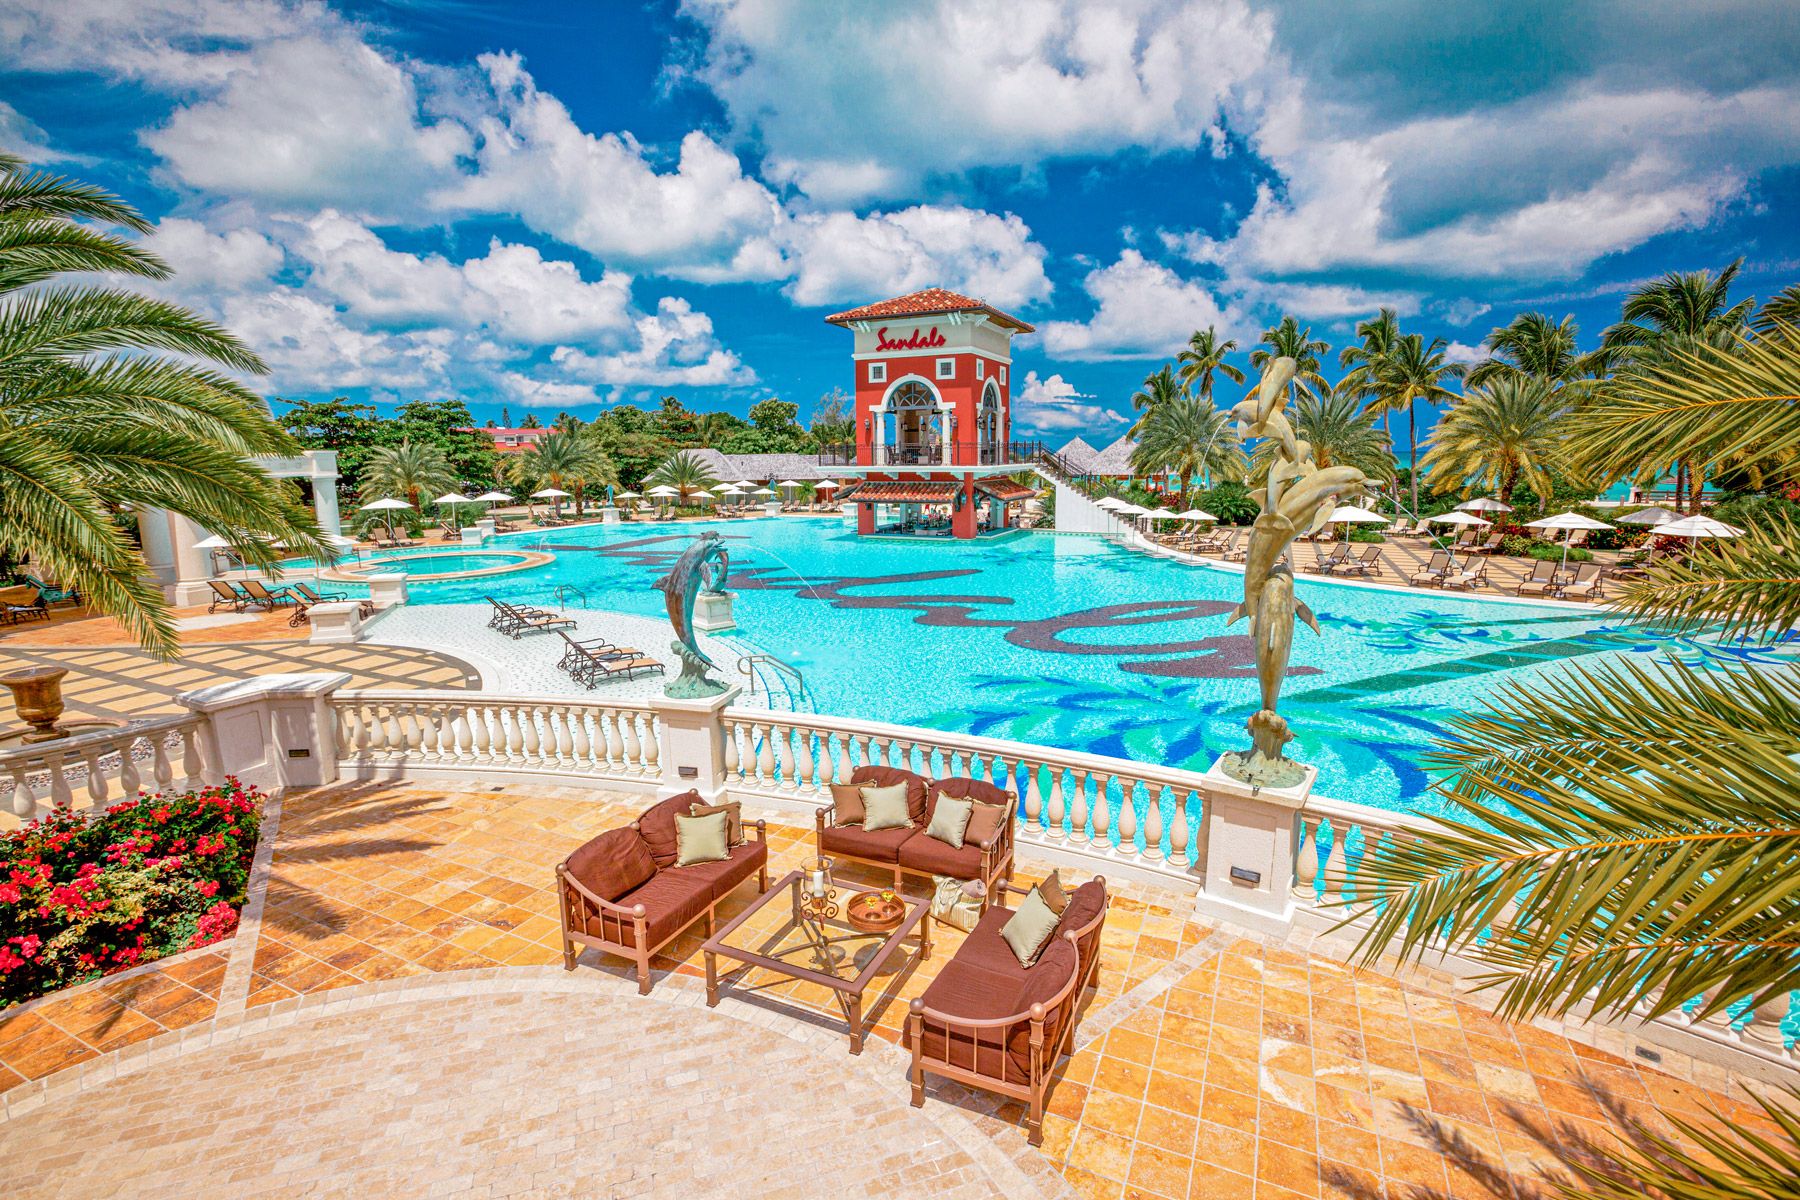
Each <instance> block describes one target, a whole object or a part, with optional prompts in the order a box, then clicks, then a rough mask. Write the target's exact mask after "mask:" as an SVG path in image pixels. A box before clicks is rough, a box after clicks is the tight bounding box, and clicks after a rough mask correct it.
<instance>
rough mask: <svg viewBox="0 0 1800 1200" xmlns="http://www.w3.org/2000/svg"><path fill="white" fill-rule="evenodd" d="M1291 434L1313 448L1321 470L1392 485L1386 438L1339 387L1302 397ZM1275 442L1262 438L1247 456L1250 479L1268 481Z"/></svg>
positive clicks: (1371, 416)
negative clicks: (1341, 470) (1349, 471)
mask: <svg viewBox="0 0 1800 1200" xmlns="http://www.w3.org/2000/svg"><path fill="white" fill-rule="evenodd" d="M1294 433H1295V434H1296V435H1298V436H1299V437H1302V438H1304V439H1306V441H1307V442H1308V443H1309V444H1310V445H1311V446H1312V451H1313V461H1314V462H1315V463H1317V464H1318V465H1319V466H1320V467H1321V468H1323V467H1332V466H1344V467H1355V468H1356V469H1357V470H1359V471H1361V472H1362V473H1363V474H1364V475H1367V476H1368V477H1369V478H1370V479H1378V480H1381V481H1383V482H1391V481H1392V480H1393V478H1394V452H1393V450H1392V448H1391V447H1390V445H1389V443H1388V435H1387V434H1386V433H1384V432H1382V431H1381V430H1379V429H1377V428H1375V414H1374V412H1373V411H1372V410H1363V411H1358V405H1357V400H1356V395H1355V393H1354V392H1353V391H1347V390H1345V389H1344V388H1343V387H1342V386H1341V385H1340V386H1339V387H1336V388H1333V389H1332V390H1331V391H1330V392H1327V393H1326V394H1325V396H1324V397H1323V398H1315V397H1312V396H1302V397H1300V398H1299V399H1298V400H1296V401H1295V402H1294ZM1275 444H1276V443H1275V440H1274V439H1273V438H1264V439H1263V440H1262V441H1261V442H1260V443H1258V444H1257V447H1256V449H1255V451H1253V452H1252V453H1251V456H1250V478H1251V479H1252V480H1255V481H1260V480H1262V479H1265V478H1267V476H1268V473H1269V463H1270V461H1271V460H1272V458H1273V457H1274V452H1275Z"/></svg>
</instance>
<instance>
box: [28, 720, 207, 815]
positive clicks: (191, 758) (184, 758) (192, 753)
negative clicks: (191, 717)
mask: <svg viewBox="0 0 1800 1200" xmlns="http://www.w3.org/2000/svg"><path fill="white" fill-rule="evenodd" d="M200 770H201V763H200V729H199V726H197V725H189V726H187V727H186V728H184V729H183V730H182V731H181V774H182V776H183V778H182V781H181V786H182V787H183V788H196V787H199V786H201V785H200ZM50 791H51V796H52V799H53V800H54V801H55V804H56V806H57V807H58V808H66V807H68V804H67V802H66V801H64V800H61V799H56V798H55V797H56V788H55V786H54V781H52V786H51V789H50Z"/></svg>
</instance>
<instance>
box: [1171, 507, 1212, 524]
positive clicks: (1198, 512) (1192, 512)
mask: <svg viewBox="0 0 1800 1200" xmlns="http://www.w3.org/2000/svg"><path fill="white" fill-rule="evenodd" d="M1175 519H1176V520H1177V521H1216V520H1218V519H1219V518H1217V517H1215V516H1213V515H1212V514H1211V513H1209V512H1207V511H1205V510H1204V509H1199V508H1190V509H1188V510H1187V511H1186V512H1182V513H1176V514H1175Z"/></svg>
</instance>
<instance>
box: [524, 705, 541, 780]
mask: <svg viewBox="0 0 1800 1200" xmlns="http://www.w3.org/2000/svg"><path fill="white" fill-rule="evenodd" d="M541 711H542V710H541V709H540V708H538V706H537V705H535V704H523V705H520V706H519V725H520V730H521V732H522V733H523V734H524V735H525V747H524V749H525V761H526V762H528V763H531V764H533V765H534V766H535V765H541V764H542V763H543V762H544V759H545V758H546V755H545V753H544V738H543V733H542V731H541V730H540V729H539V728H538V715H539V713H540V712H541Z"/></svg>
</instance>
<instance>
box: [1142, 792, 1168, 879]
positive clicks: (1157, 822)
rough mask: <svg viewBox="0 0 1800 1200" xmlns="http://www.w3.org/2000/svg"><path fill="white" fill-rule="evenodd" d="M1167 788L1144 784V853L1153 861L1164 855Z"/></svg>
mask: <svg viewBox="0 0 1800 1200" xmlns="http://www.w3.org/2000/svg"><path fill="white" fill-rule="evenodd" d="M1166 791H1167V789H1166V788H1158V787H1157V786H1156V785H1155V784H1153V783H1149V782H1145V784H1144V801H1145V804H1144V854H1145V856H1146V857H1148V858H1149V859H1150V860H1151V861H1152V862H1154V861H1155V860H1157V859H1159V858H1161V857H1162V835H1163V813H1162V802H1163V795H1164V793H1165V792H1166Z"/></svg>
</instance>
